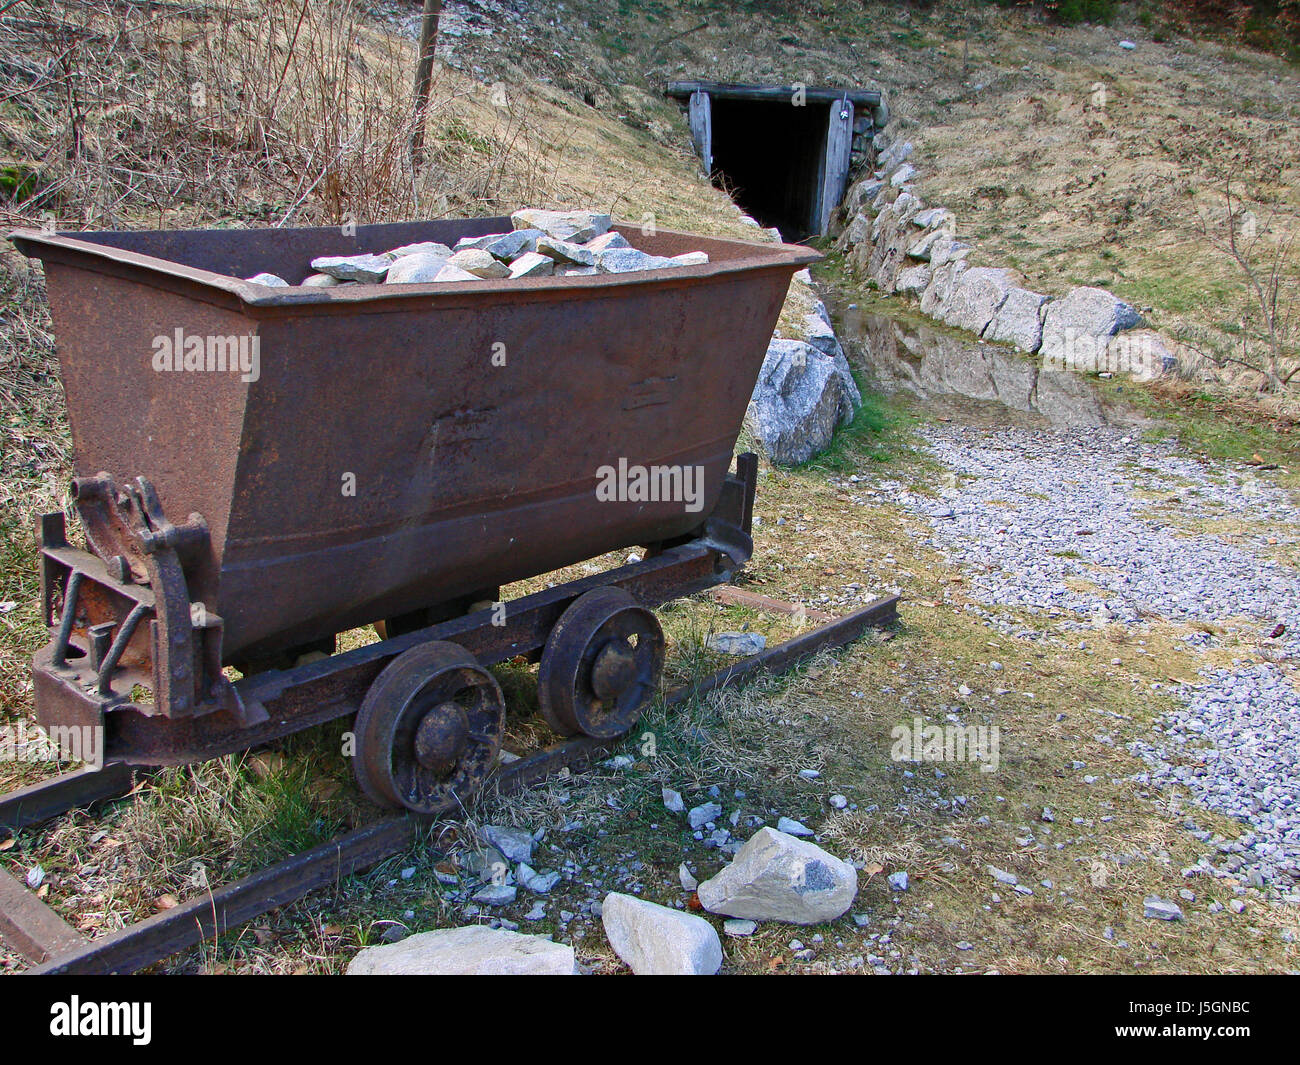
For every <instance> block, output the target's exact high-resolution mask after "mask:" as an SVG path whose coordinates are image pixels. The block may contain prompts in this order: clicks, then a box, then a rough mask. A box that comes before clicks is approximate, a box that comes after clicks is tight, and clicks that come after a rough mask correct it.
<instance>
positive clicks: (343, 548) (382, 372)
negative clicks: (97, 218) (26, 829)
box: [14, 218, 817, 763]
mask: <svg viewBox="0 0 1300 1065" xmlns="http://www.w3.org/2000/svg"><path fill="white" fill-rule="evenodd" d="M616 228H617V229H619V231H620V232H622V233H623V235H624V236H626V237H627V239H628V240H629V241H630V242H631V243H632V244H633V245H634V246H635V247H638V248H640V249H642V250H644V251H646V252H649V253H652V254H657V255H675V254H678V253H681V252H687V251H697V250H700V251H705V252H707V253H708V255H709V259H710V261H709V262H708V263H707V264H704V265H698V266H682V267H675V268H672V269H665V270H652V271H645V272H641V273H628V274H598V275H590V276H572V275H570V276H557V277H543V278H534V279H526V280H482V281H475V282H452V283H440V284H438V283H435V284H413V285H383V284H376V285H355V286H341V287H335V288H308V287H300V286H293V287H289V288H269V287H265V286H262V285H258V284H254V283H250V282H247V281H243V280H240V278H245V277H250V276H252V275H254V274H257V273H259V272H263V271H265V272H270V273H275V274H279V275H281V276H284V277H287V278H289V279H295V278H298V277H301V276H303V274H305V273H306V272H307V269H308V263H309V261H310V260H311V259H312V258H313V257H316V256H320V255H340V254H355V253H360V252H367V251H375V252H378V251H382V250H384V249H387V248H392V247H396V246H398V245H403V244H410V243H416V242H420V241H438V242H441V243H445V244H449V245H454V244H455V242H456V241H457V240H458V239H460V238H462V237H467V236H477V235H483V234H488V233H494V232H502V231H507V230H509V229H510V220H509V219H507V218H487V219H474V220H461V221H443V222H423V223H410V224H396V225H384V226H363V227H359V228H357V229H355V231H347V232H344V231H341V230H339V229H336V228H324V229H292V230H257V231H239V230H220V231H199V232H185V231H176V232H140V233H60V234H53V233H51V234H42V233H36V232H24V233H19V234H17V235H15V237H14V241H15V243H16V244H17V245H18V246H19V247H20V249H22V250H23V251H25V252H26V253H27V254H29V255H32V256H36V257H39V258H40V259H41V260H42V261H43V262H44V265H45V274H46V283H47V288H48V293H49V301H50V307H51V311H52V315H53V321H54V331H55V336H56V340H57V345H58V352H59V362H60V369H61V373H62V378H63V383H64V388H65V391H66V395H67V405H68V417H69V422H70V425H71V429H72V436H73V448H74V455H75V467H76V480H75V482H74V486H73V490H74V497H75V502H76V509H77V516H78V518H79V519H80V522H81V525H82V526H83V528H84V530H85V533H86V538H87V541H88V546H89V551H84V550H81V549H79V548H77V547H74V546H71V545H70V544H69V543H68V540H67V537H66V535H65V529H64V524H63V518H62V515H50V516H46V517H45V518H44V519H43V522H42V540H43V547H42V560H43V561H42V564H43V576H44V581H43V596H44V607H45V613H46V619H47V622H48V624H49V625H50V631H51V641H50V644H49V646H47V647H46V648H45V649H44V650H43V651H42V652H40V653H38V655H37V657H36V660H35V665H34V672H35V677H36V704H37V705H36V709H37V716H38V720H40V721H41V722H42V724H45V725H47V726H48V725H51V724H54V725H68V724H102V723H105V722H106V720H107V723H108V725H109V728H108V745H109V753H110V755H112V756H114V757H118V758H122V759H124V760H128V761H136V762H142V763H159V762H161V763H166V762H176V761H185V760H189V759H191V758H194V757H199V756H203V755H206V754H210V753H217V752H219V751H221V750H226V749H238V748H239V747H241V746H246V745H247V742H253V741H255V740H257V739H260V738H265V737H266V736H267V735H269V734H271V732H273V731H275V728H274V726H275V724H276V723H275V722H274V721H270V720H268V719H269V718H273V717H274V716H275V715H274V713H273V710H274V707H275V699H276V698H278V697H281V696H283V693H284V691H285V690H286V688H287V687H294V686H296V685H298V682H299V681H305V682H314V683H315V684H316V686H315V687H314V688H313V687H312V686H311V683H307V684H306V687H305V688H303V692H304V694H303V696H302V698H301V700H299V701H300V702H302V703H303V704H304V708H306V704H307V703H308V702H310V701H311V700H312V699H316V700H322V699H323V700H324V701H325V702H327V703H330V705H332V706H335V705H336V704H338V705H342V703H345V702H346V701H347V700H348V699H349V698H351V697H352V693H355V691H358V690H361V686H363V683H365V682H368V681H370V680H373V678H374V676H375V674H376V672H377V671H378V669H379V668H381V667H382V665H383V664H384V662H385V661H387V659H386V658H385V657H384V656H383V655H382V654H379V655H373V654H372V659H371V660H367V661H368V662H369V665H367V666H366V667H365V668H363V669H361V670H360V673H356V671H354V674H355V675H351V674H350V675H349V678H350V679H348V680H347V681H346V682H344V681H343V680H340V674H339V673H338V672H337V671H334V672H331V670H330V669H329V668H328V667H326V666H325V664H324V663H317V664H316V665H317V667H318V668H317V670H316V672H315V673H313V674H310V675H306V676H301V675H299V674H294V675H293V676H292V683H290V682H289V681H288V680H286V679H285V678H286V677H289V676H290V675H289V674H283V673H281V674H276V675H275V678H277V679H273V680H268V679H267V678H266V677H265V676H262V677H259V676H255V675H252V674H253V673H254V670H253V669H252V668H251V667H250V666H249V663H257V662H263V663H265V662H272V661H275V656H276V655H277V654H279V653H283V652H286V651H289V652H295V651H300V650H302V649H304V648H309V647H311V646H312V645H313V644H314V643H316V644H319V643H320V642H321V641H326V642H328V641H332V639H333V637H334V636H335V634H337V633H339V632H342V631H345V630H347V629H350V628H354V627H356V626H359V625H365V624H369V623H374V622H381V623H382V622H384V621H385V619H394V618H400V617H412V616H415V617H420V616H423V617H424V620H425V622H428V623H433V622H436V621H443V620H447V619H449V618H452V617H454V616H456V615H458V614H463V613H464V611H465V609H467V608H468V606H469V605H470V604H471V603H474V602H475V601H476V600H478V599H481V598H484V597H485V596H486V597H487V598H493V597H494V596H495V590H496V589H497V588H498V587H499V586H501V585H503V584H506V583H508V582H511V581H516V580H520V579H523V578H527V577H531V576H535V575H537V574H541V573H546V572H549V571H552V570H555V569H558V568H560V567H563V566H567V565H570V564H573V563H576V562H579V561H582V560H584V559H589V558H593V557H595V556H598V555H601V554H603V553H605V552H607V551H610V550H613V549H618V548H624V547H628V546H632V545H648V546H650V548H651V554H652V555H654V554H658V553H662V552H665V551H671V550H673V549H678V550H681V549H682V545H685V544H692V543H694V544H697V545H703V548H702V550H704V551H705V552H706V553H710V555H711V558H712V561H713V563H714V564H715V566H714V568H715V569H716V568H717V565H716V564H717V562H718V559H719V558H722V559H724V561H725V560H729V561H730V564H734V563H736V562H737V561H739V560H741V559H742V556H743V555H744V554H746V553H747V551H746V550H745V549H744V547H743V545H742V544H741V541H742V540H743V539H744V532H745V529H744V526H747V524H748V508H749V506H751V505H752V492H753V483H752V480H753V477H752V468H742V469H739V470H738V471H737V475H736V476H729V474H728V467H729V463H730V459H731V454H732V449H733V447H734V444H735V441H736V438H737V435H738V433H739V430H740V426H741V422H742V418H743V415H744V411H745V408H746V404H747V402H748V399H749V396H750V393H751V391H752V388H753V385H754V381H755V378H756V376H757V373H758V370H759V367H760V365H761V363H762V359H763V356H764V353H765V351H766V347H767V342H768V339H769V337H770V336H771V333H772V329H773V327H774V325H775V323H776V320H777V316H778V314H779V312H780V308H781V305H782V302H783V300H784V297H785V293H786V288H787V285H788V282H789V279H790V275H791V274H792V273H793V272H794V271H795V270H796V269H798V268H799V267H800V266H801V265H803V264H805V263H807V262H810V261H812V260H814V259H815V258H816V257H817V256H816V254H815V253H812V252H810V251H809V250H808V249H805V248H800V247H793V246H787V245H773V244H751V243H746V242H741V241H731V240H715V239H709V238H704V237H697V236H688V235H684V234H678V233H673V232H668V231H662V230H661V231H659V232H657V233H655V234H653V235H645V234H643V233H642V232H641V231H640V230H639V229H637V228H635V227H626V226H618V227H616ZM196 345H197V346H196ZM254 355H255V359H254V358H253V357H252V356H254ZM187 356H188V363H187ZM223 363H224V365H223ZM604 467H609V468H612V469H614V470H620V469H623V470H626V469H635V468H637V467H640V468H647V469H648V468H652V467H676V468H679V469H687V468H689V469H691V470H692V471H694V470H698V471H701V473H702V478H701V480H700V481H699V483H698V488H699V493H698V495H696V496H694V497H693V498H692V499H691V500H689V501H687V500H683V498H681V497H680V496H677V497H675V498H668V499H664V498H658V499H656V498H644V497H643V496H644V493H643V494H642V496H636V497H631V496H629V497H628V498H619V499H614V500H609V499H606V498H601V497H600V496H599V495H598V493H597V487H598V484H599V483H600V480H601V477H602V472H601V471H602V468H604ZM605 476H608V475H607V474H606V475H605ZM729 486H730V487H729ZM633 495H635V494H633ZM683 557H684V556H683ZM649 561H650V559H647V562H649ZM638 579H640V578H638ZM688 583H689V582H688ZM628 586H629V587H634V590H635V588H636V582H635V581H631V580H630V581H629V584H628ZM641 591H643V592H644V591H645V588H644V587H642V588H641ZM665 592H666V593H667V592H669V589H668V588H667V586H666V587H665ZM665 597H670V595H669V594H665V595H661V596H659V598H660V599H662V598H665ZM642 598H649V599H651V600H653V599H654V598H655V596H653V595H648V596H642ZM70 602H71V603H73V604H74V607H73V609H70V610H69V609H65V605H66V604H68V603H70ZM445 604H459V608H458V609H457V610H454V611H449V612H445V613H443V614H438V613H436V608H437V607H438V606H439V605H445ZM557 609H558V607H557ZM431 610H433V611H435V612H432V613H429V611H431ZM421 611H425V612H426V613H425V614H424V615H421V613H420V612H421ZM551 620H552V621H553V620H554V618H553V617H552V618H551ZM539 624H541V623H540V622H539ZM543 627H544V626H543ZM538 632H539V634H540V635H539V639H544V637H545V633H544V631H542V629H539V630H538ZM388 635H389V636H390V637H393V636H397V635H398V634H397V633H394V632H389V633H388ZM469 642H470V643H473V640H470V641H469ZM488 642H491V641H488ZM524 642H525V643H527V640H525V641H524ZM536 642H537V641H536V640H534V641H533V646H529V647H524V648H523V650H524V651H525V652H532V651H535V649H536V646H535V645H536ZM385 643H389V644H394V648H393V653H397V652H400V650H402V649H403V647H406V646H408V645H413V642H412V641H411V640H410V639H408V641H407V643H406V644H402V643H401V642H400V639H399V640H394V639H389V640H386V641H385ZM505 650H506V651H508V650H509V648H506V649H505ZM504 653H505V651H503V652H502V654H504ZM336 657H338V658H345V657H346V656H336ZM231 664H235V665H238V666H239V667H240V668H241V669H243V670H244V671H245V672H246V673H248V674H249V675H248V676H246V677H245V678H244V679H243V680H237V681H236V682H234V683H232V682H231V680H230V679H229V676H228V674H227V673H226V672H225V671H224V670H225V667H228V666H230V665H231ZM308 668H310V667H308ZM331 684H333V687H332V688H331V687H330V685H331ZM276 685H278V687H276ZM272 689H274V690H272ZM327 689H328V690H327ZM343 689H346V692H343ZM336 709H337V707H336ZM286 713H287V711H286ZM319 716H320V712H319V711H317V717H319ZM307 717H310V710H308V712H307ZM200 719H204V720H200ZM207 719H210V720H207ZM306 723H311V722H310V720H307V718H303V720H302V721H301V722H299V721H298V720H297V719H295V720H294V721H293V722H290V724H293V725H295V726H298V727H301V725H302V724H306ZM282 724H283V723H282ZM259 728H260V729H261V731H260V732H259V731H258V729H259ZM285 730H286V729H285V728H283V727H282V728H280V729H279V731H281V732H282V731H285ZM245 741H247V742H245Z"/></svg>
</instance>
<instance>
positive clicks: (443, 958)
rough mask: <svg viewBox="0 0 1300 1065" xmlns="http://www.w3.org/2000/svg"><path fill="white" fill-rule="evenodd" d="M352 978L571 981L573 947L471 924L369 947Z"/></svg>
mask: <svg viewBox="0 0 1300 1065" xmlns="http://www.w3.org/2000/svg"><path fill="white" fill-rule="evenodd" d="M347 971H348V975H349V976H572V975H573V974H574V972H575V966H574V958H573V948H572V947H571V946H569V945H567V944H565V943H552V942H551V941H550V940H549V939H546V938H545V937H543V936H527V935H523V934H522V933H519V932H507V931H505V930H504V929H496V928H488V927H487V926H486V925H468V926H467V927H464V928H441V929H438V930H437V931H434V932H421V933H420V934H419V935H414V936H409V937H408V938H406V939H403V940H402V941H401V942H400V943H393V944H391V945H389V946H381V947H366V948H365V949H364V950H362V951H361V953H359V954H358V955H357V956H356V957H355V958H353V959H352V961H351V963H350V964H349V965H348V970H347Z"/></svg>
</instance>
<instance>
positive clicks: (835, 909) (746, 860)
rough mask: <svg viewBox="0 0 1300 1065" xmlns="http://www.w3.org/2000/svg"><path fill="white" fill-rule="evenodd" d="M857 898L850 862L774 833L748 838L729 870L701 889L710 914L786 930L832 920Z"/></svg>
mask: <svg viewBox="0 0 1300 1065" xmlns="http://www.w3.org/2000/svg"><path fill="white" fill-rule="evenodd" d="M857 893H858V874H857V872H856V871H855V870H854V868H853V866H851V865H850V864H849V863H848V862H845V861H841V860H840V859H839V858H836V857H835V856H834V855H833V854H829V853H827V852H826V851H824V850H822V848H821V847H819V846H817V845H816V844H815V843H809V842H808V841H807V840H802V839H795V838H794V837H793V836H789V835H786V834H785V833H784V832H777V831H776V830H775V829H772V828H761V829H759V830H758V831H757V832H755V833H754V835H752V836H750V838H749V840H748V842H746V843H745V845H744V846H743V847H742V848H741V849H740V853H739V854H737V855H736V857H735V858H734V859H733V860H732V862H731V864H730V865H728V866H727V867H726V868H725V869H723V870H722V871H721V872H720V873H718V875H717V876H715V877H713V878H712V879H710V880H706V881H704V883H702V884H701V885H700V887H699V897H700V902H701V903H702V904H703V906H704V908H705V909H706V910H708V911H709V912H710V913H719V914H725V915H726V916H728V917H742V918H746V919H748V920H751V921H786V922H788V923H790V924H820V923H821V922H823V921H831V920H834V919H835V918H836V917H839V916H840V915H842V914H844V913H847V912H848V909H849V907H850V906H852V905H853V899H854V897H855V896H856V895H857Z"/></svg>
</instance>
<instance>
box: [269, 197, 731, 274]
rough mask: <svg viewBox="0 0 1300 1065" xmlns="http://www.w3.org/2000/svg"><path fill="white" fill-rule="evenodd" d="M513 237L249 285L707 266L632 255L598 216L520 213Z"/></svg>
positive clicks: (341, 263)
mask: <svg viewBox="0 0 1300 1065" xmlns="http://www.w3.org/2000/svg"><path fill="white" fill-rule="evenodd" d="M510 222H511V225H513V226H514V229H513V230H512V231H511V232H509V233H488V234H486V235H485V236H481V237H465V238H464V239H462V240H459V241H457V242H456V246H455V247H454V248H451V247H448V246H447V245H446V244H439V243H436V242H434V241H427V242H425V243H421V244H407V245H404V246H403V247H400V248H390V249H389V250H388V251H384V252H377V253H374V254H367V255H329V256H322V257H321V258H317V259H313V260H312V261H311V268H312V270H313V271H315V273H312V274H310V275H309V276H307V277H305V278H303V279H302V280H301V281H297V282H292V281H286V280H285V279H284V278H282V277H279V276H277V275H275V274H257V275H255V276H253V277H249V278H245V280H247V281H252V282H254V283H256V284H259V285H269V286H272V287H286V286H292V285H295V284H297V285H306V286H308V287H311V288H330V287H333V286H335V285H349V284H361V285H378V284H387V285H419V284H428V283H430V282H443V281H484V280H490V279H499V278H510V279H517V278H526V277H551V276H556V275H558V276H565V275H571V274H626V273H631V272H633V271H637V270H662V269H665V268H669V267H675V266H700V265H702V264H704V263H707V262H708V261H709V257H708V255H707V254H706V253H704V252H702V251H692V252H686V253H685V254H683V255H674V256H672V257H671V258H669V257H666V256H662V255H650V254H648V253H646V252H643V251H641V250H640V249H638V248H634V247H632V245H631V244H630V243H629V242H628V240H627V238H626V237H624V236H623V235H622V234H621V233H619V232H617V231H615V230H612V229H610V217H609V215H607V214H597V213H596V212H594V211H541V210H531V209H530V210H523V211H515V212H514V214H512V215H511V216H510Z"/></svg>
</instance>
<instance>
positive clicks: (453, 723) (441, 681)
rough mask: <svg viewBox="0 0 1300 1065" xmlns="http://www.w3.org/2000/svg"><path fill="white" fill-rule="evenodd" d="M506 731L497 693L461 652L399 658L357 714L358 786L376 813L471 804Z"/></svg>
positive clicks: (418, 650) (442, 645) (441, 644)
mask: <svg viewBox="0 0 1300 1065" xmlns="http://www.w3.org/2000/svg"><path fill="white" fill-rule="evenodd" d="M505 730H506V700H505V696H504V695H502V693H501V686H500V685H499V684H497V681H496V678H495V677H493V676H492V674H491V673H490V672H488V670H487V669H485V668H484V667H483V666H482V665H480V664H479V662H478V660H477V659H475V657H474V656H473V655H472V654H470V653H469V652H468V651H466V650H465V649H464V648H463V647H461V646H460V645H459V644H454V643H450V642H448V641H446V640H431V641H429V642H427V643H422V644H419V645H418V646H416V647H412V648H411V649H410V650H408V651H405V652H403V653H402V654H400V655H398V656H397V657H396V658H395V659H394V660H393V661H392V662H391V663H390V664H389V665H388V667H387V668H386V669H385V670H384V671H383V672H382V673H381V674H379V677H378V679H376V681H375V683H374V684H372V685H371V686H370V690H369V691H367V692H366V697H365V699H364V700H362V703H361V709H360V711H358V713H357V723H356V728H355V730H354V731H355V733H356V741H357V752H356V757H355V759H354V762H353V767H354V769H355V771H356V777H357V781H358V783H360V785H361V787H362V789H363V790H364V791H365V793H366V794H367V795H369V796H370V798H371V799H373V800H374V801H375V802H376V803H378V804H379V805H380V806H389V807H405V808H406V809H408V810H413V811H415V812H417V813H423V814H432V813H437V812H439V811H441V810H445V809H448V808H450V807H455V806H464V805H467V804H468V803H469V802H470V799H471V798H472V796H473V795H474V793H475V792H476V791H477V790H478V788H479V786H480V785H481V784H482V782H483V781H484V780H485V779H486V778H487V774H488V771H489V770H490V769H491V767H492V764H493V762H495V761H496V757H497V752H498V751H500V749H501V739H502V737H503V736H504V735H505Z"/></svg>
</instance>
